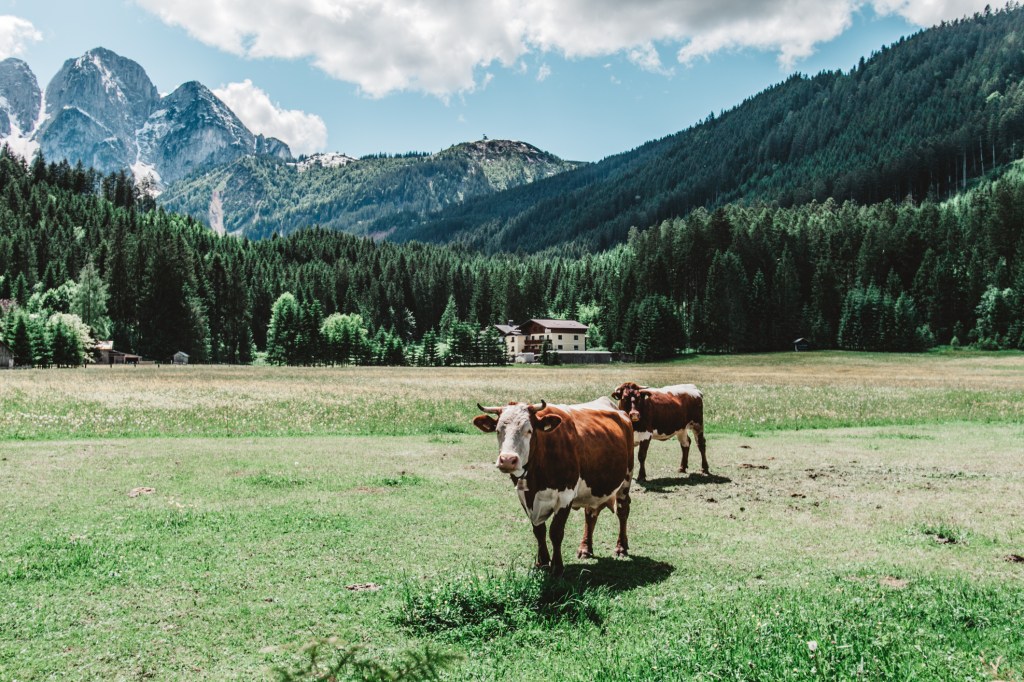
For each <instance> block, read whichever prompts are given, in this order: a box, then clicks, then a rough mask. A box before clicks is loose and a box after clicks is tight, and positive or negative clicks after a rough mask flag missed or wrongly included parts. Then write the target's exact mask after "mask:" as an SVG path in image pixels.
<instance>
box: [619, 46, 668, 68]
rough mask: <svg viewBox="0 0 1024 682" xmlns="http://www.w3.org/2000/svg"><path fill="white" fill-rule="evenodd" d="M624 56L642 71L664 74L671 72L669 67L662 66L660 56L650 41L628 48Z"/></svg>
mask: <svg viewBox="0 0 1024 682" xmlns="http://www.w3.org/2000/svg"><path fill="white" fill-rule="evenodd" d="M626 57H627V58H628V59H629V61H631V62H633V63H634V64H636V65H637V66H639V67H640V68H641V69H643V70H644V71H650V72H652V73H661V74H665V75H668V74H670V73H671V70H670V69H666V68H665V67H664V66H662V64H661V56H660V55H659V54H658V51H657V50H656V49H655V48H654V45H652V44H650V43H644V44H643V45H637V46H636V47H631V48H629V51H628V52H627V53H626Z"/></svg>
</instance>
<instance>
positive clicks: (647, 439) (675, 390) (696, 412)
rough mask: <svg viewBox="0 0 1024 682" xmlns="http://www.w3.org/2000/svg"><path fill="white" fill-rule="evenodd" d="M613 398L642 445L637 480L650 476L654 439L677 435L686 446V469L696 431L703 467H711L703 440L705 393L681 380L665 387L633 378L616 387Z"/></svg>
mask: <svg viewBox="0 0 1024 682" xmlns="http://www.w3.org/2000/svg"><path fill="white" fill-rule="evenodd" d="M612 398H614V399H615V400H618V401H619V409H620V410H622V411H624V412H626V414H628V415H629V419H630V421H631V422H632V423H633V439H634V441H635V445H639V446H640V452H639V455H638V459H639V460H640V471H639V473H638V474H637V480H638V481H643V480H645V479H646V478H647V470H646V469H645V467H644V462H645V461H646V460H647V448H649V447H650V446H651V439H652V438H654V439H655V440H668V439H669V438H673V437H676V438H678V439H679V444H680V445H681V446H682V448H683V460H682V462H680V464H679V471H680V472H682V473H686V467H687V464H688V460H689V458H690V435H689V433H688V431H693V434H694V436H696V438H697V448H698V449H699V450H700V464H701V470H702V471H703V472H704V474H709V473H711V472H710V471H709V470H708V457H707V451H706V448H707V443H706V442H705V440H704V394H702V393H701V392H700V391H699V390H698V389H697V387H696V386H694V385H693V384H678V385H676V386H666V387H664V388H648V387H647V386H640V385H639V384H636V383H634V382H632V381H629V382H626V383H624V384H622V385H621V386H619V387H618V388H616V389H615V391H614V392H613V393H612Z"/></svg>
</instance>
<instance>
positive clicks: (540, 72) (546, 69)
mask: <svg viewBox="0 0 1024 682" xmlns="http://www.w3.org/2000/svg"><path fill="white" fill-rule="evenodd" d="M550 75H551V67H550V66H548V65H547V64H541V65H540V68H539V69H537V82H538V83H543V82H544V81H546V80H547V79H548V76H550Z"/></svg>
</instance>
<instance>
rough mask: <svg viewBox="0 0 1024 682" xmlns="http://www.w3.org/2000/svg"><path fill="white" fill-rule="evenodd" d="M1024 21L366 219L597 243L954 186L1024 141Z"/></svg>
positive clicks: (864, 64)
mask: <svg viewBox="0 0 1024 682" xmlns="http://www.w3.org/2000/svg"><path fill="white" fill-rule="evenodd" d="M1022 36H1024V10H1021V9H1019V8H1016V7H1015V6H1010V7H1009V8H1008V9H1006V10H1001V11H998V12H995V13H992V12H989V11H986V12H985V13H984V14H976V15H974V16H973V17H972V18H969V19H965V20H961V21H956V22H953V23H943V24H941V25H939V26H937V27H934V28H932V29H929V30H926V31H922V32H919V33H918V34H916V35H914V36H912V37H910V38H906V39H901V40H900V41H899V42H898V43H897V44H895V45H893V46H891V47H887V48H883V49H881V50H880V51H879V52H877V53H875V54H874V55H872V56H871V58H870V59H862V60H861V61H860V63H859V64H857V65H856V66H855V67H854V68H853V69H852V70H850V71H849V72H845V73H843V72H838V71H834V72H823V73H820V74H818V75H816V76H813V77H807V76H803V75H799V74H797V75H794V76H792V77H790V78H789V79H787V80H786V81H785V82H783V83H780V84H778V85H775V86H773V87H770V88H768V89H767V90H765V91H763V92H761V93H760V94H758V95H756V96H754V97H751V98H750V99H748V100H746V101H744V102H743V103H742V104H740V105H739V106H737V107H735V108H734V109H732V110H730V111H728V112H724V113H722V114H721V115H719V116H717V117H716V116H710V117H708V119H707V120H705V121H703V122H702V123H700V124H698V125H695V126H693V127H691V128H689V129H687V130H684V131H682V132H679V133H676V134H674V135H671V136H669V137H666V138H663V139H661V140H657V141H653V142H650V143H647V144H645V145H643V146H641V147H639V148H637V149H635V150H632V151H629V152H626V153H623V154H619V155H616V156H613V157H610V158H607V159H605V160H603V161H601V162H599V163H596V164H592V165H589V166H585V167H582V168H580V169H577V170H575V171H572V172H568V173H563V174H560V175H557V176H555V177H553V178H550V179H547V180H543V181H540V182H536V183H533V184H530V185H526V186H521V187H518V188H514V189H511V190H509V191H506V192H501V193H498V194H494V195H489V196H481V197H476V198H472V199H469V200H467V201H465V202H463V203H461V204H453V205H450V206H448V207H446V208H444V209H442V210H440V211H438V212H437V213H435V214H433V215H430V216H427V217H426V218H425V217H424V216H422V215H421V214H418V213H416V212H407V213H398V214H392V215H388V216H385V217H383V218H381V219H379V220H377V221H376V223H375V224H373V225H371V226H369V227H368V228H367V229H368V231H370V232H373V233H379V234H388V235H390V237H389V238H391V239H393V240H412V239H415V240H420V241H433V242H452V241H456V242H460V243H464V244H466V245H469V246H473V247H478V248H481V249H484V250H488V251H511V250H517V249H523V250H526V251H539V250H543V249H546V248H551V247H557V246H561V245H564V244H567V243H572V244H576V245H578V246H580V247H582V248H587V249H598V250H600V249H603V248H605V247H607V246H610V245H612V244H614V243H617V242H621V241H623V240H624V239H625V238H626V236H627V234H628V232H629V229H630V228H631V227H633V226H636V227H640V228H644V227H648V226H651V225H656V224H658V223H660V222H662V221H664V220H667V219H671V218H673V217H677V216H683V215H686V214H687V213H689V212H690V211H692V210H693V209H695V208H698V207H707V208H713V207H716V206H723V205H725V204H727V203H730V202H741V203H772V202H777V203H778V204H779V205H782V206H790V205H800V204H804V203H806V202H809V201H811V200H818V201H822V200H824V199H826V198H830V197H831V198H834V199H837V200H846V199H853V200H856V201H858V202H861V203H875V202H879V201H882V200H884V199H887V198H891V199H894V200H903V199H904V198H906V197H910V198H912V199H913V200H914V201H921V200H923V199H925V198H927V197H932V198H942V197H946V196H949V195H951V194H953V193H955V192H957V191H960V190H962V189H963V188H964V187H965V186H967V185H968V183H969V181H971V180H972V179H974V178H977V177H979V176H982V175H984V174H986V173H991V172H992V171H993V170H994V169H995V170H998V169H999V168H1001V167H1003V166H1004V165H1005V164H1006V163H1007V162H1008V161H1011V160H1012V159H1015V158H1019V157H1020V156H1021V153H1022V152H1024V83H1022V79H1024V38H1022Z"/></svg>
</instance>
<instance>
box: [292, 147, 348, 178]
mask: <svg viewBox="0 0 1024 682" xmlns="http://www.w3.org/2000/svg"><path fill="white" fill-rule="evenodd" d="M355 162H356V159H354V158H352V157H351V156H348V155H347V154H342V153H340V152H323V153H319V154H313V155H311V156H308V157H306V158H305V159H303V160H302V161H296V162H295V163H292V164H288V165H290V166H295V168H296V170H298V171H299V172H300V173H304V172H305V171H308V170H309V169H310V168H337V167H339V166H347V165H348V164H350V163H355Z"/></svg>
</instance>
